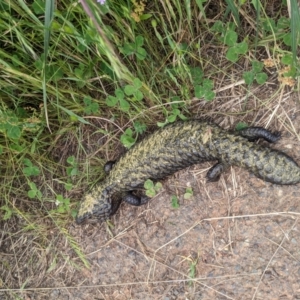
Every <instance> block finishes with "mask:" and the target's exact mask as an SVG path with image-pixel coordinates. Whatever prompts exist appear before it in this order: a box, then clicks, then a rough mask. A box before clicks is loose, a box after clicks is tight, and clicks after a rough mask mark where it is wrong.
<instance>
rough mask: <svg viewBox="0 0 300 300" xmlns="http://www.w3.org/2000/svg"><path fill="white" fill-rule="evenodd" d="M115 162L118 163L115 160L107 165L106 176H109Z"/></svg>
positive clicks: (105, 167) (105, 166)
mask: <svg viewBox="0 0 300 300" xmlns="http://www.w3.org/2000/svg"><path fill="white" fill-rule="evenodd" d="M115 162H116V161H115V160H109V161H108V162H106V163H105V165H104V167H103V169H104V172H105V173H106V174H108V173H109V172H110V171H111V169H112V168H113V166H114V164H115Z"/></svg>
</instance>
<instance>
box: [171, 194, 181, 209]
mask: <svg viewBox="0 0 300 300" xmlns="http://www.w3.org/2000/svg"><path fill="white" fill-rule="evenodd" d="M171 203H172V207H173V208H179V203H178V198H177V197H176V196H175V195H173V196H171Z"/></svg>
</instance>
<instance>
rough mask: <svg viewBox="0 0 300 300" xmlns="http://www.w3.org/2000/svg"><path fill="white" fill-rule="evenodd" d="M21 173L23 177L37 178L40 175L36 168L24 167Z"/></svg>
mask: <svg viewBox="0 0 300 300" xmlns="http://www.w3.org/2000/svg"><path fill="white" fill-rule="evenodd" d="M23 173H24V175H25V176H37V175H39V174H40V169H39V168H38V167H37V166H31V167H26V168H24V169H23Z"/></svg>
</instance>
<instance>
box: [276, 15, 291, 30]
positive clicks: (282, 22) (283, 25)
mask: <svg viewBox="0 0 300 300" xmlns="http://www.w3.org/2000/svg"><path fill="white" fill-rule="evenodd" d="M289 27H290V19H288V18H285V17H281V18H280V19H279V20H278V22H277V28H278V29H287V28H289Z"/></svg>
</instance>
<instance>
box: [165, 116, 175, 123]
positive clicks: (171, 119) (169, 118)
mask: <svg viewBox="0 0 300 300" xmlns="http://www.w3.org/2000/svg"><path fill="white" fill-rule="evenodd" d="M176 119H177V115H170V116H168V117H167V120H168V122H169V123H173V122H175V121H176Z"/></svg>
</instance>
